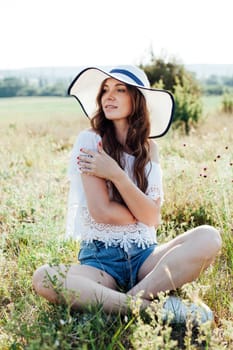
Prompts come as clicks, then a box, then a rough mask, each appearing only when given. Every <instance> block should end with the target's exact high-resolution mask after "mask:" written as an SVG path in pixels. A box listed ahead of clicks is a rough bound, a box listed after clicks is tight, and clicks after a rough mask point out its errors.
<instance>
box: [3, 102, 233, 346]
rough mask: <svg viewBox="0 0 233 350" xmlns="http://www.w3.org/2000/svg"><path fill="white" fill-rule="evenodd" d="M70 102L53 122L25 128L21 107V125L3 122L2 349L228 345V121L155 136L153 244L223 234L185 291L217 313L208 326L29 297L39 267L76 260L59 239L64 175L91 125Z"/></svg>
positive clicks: (231, 304) (214, 117)
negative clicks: (156, 222)
mask: <svg viewBox="0 0 233 350" xmlns="http://www.w3.org/2000/svg"><path fill="white" fill-rule="evenodd" d="M21 103H22V101H21ZM43 103H45V101H43ZM57 103H58V101H56V103H55V101H54V109H55V106H57ZM66 103H68V102H66ZM69 103H73V102H69ZM69 103H68V105H67V108H68V110H69V111H70V113H71V115H72V116H71V118H69V119H68V118H67V113H66V111H63V112H61V113H59V116H58V115H57V114H56V113H55V112H54V113H53V112H51V115H50V117H49V119H46V117H42V120H41V121H40V120H39V119H37V117H36V119H33V117H32V118H31V121H30V122H29V119H28V117H26V118H23V108H21V109H19V111H18V114H19V115H20V117H19V120H18V121H17V120H16V119H15V117H14V115H12V119H10V115H8V117H7V119H6V118H3V119H4V120H3V119H2V120H1V121H0V123H1V128H0V143H1V147H0V153H1V154H0V181H1V196H0V205H1V207H0V230H1V236H0V269H1V274H0V348H1V349H2V350H4V349H33V350H36V349H44V350H45V349H64V350H66V349H98V350H99V349H139V348H140V349H141V348H142V349H178V348H183V349H230V348H231V347H233V337H232V334H233V316H232V311H233V310H232V308H233V301H232V295H233V285H232V271H233V250H232V243H233V240H232V236H233V226H232V214H233V204H232V199H231V198H232V181H233V171H232V169H233V167H232V162H233V151H232V144H233V142H232V141H233V140H232V138H233V136H232V135H233V123H232V115H221V114H219V113H217V114H214V113H213V114H211V115H209V116H208V118H207V117H206V118H205V119H204V120H203V121H202V122H200V124H199V127H198V128H197V129H195V130H192V133H191V135H190V136H188V137H187V136H184V135H182V134H181V133H180V132H178V131H171V132H170V133H169V134H168V135H167V136H166V137H164V139H162V140H158V144H159V147H160V158H161V163H162V167H163V171H164V189H165V203H164V207H163V223H162V225H161V228H160V229H159V237H160V240H167V239H169V238H171V237H174V236H175V235H177V234H179V233H181V232H183V231H184V230H186V229H188V228H190V227H193V226H196V225H198V224H202V223H210V224H213V225H215V226H216V227H219V228H220V229H221V232H222V237H223V242H224V244H223V249H222V252H221V254H220V255H219V257H218V258H217V260H216V262H215V265H214V266H213V267H212V268H211V269H209V270H208V271H207V272H205V273H204V274H203V275H202V276H201V277H200V279H199V280H198V281H196V282H195V283H193V284H190V285H189V286H186V287H185V288H184V292H186V293H187V294H193V293H195V294H198V295H199V296H200V297H201V298H202V299H204V300H205V301H206V302H207V303H208V304H209V305H210V307H211V308H212V309H213V310H214V312H215V315H216V319H215V321H216V323H215V326H214V328H213V329H211V328H210V327H207V326H206V328H203V329H201V330H200V331H199V333H198V335H197V334H195V333H194V331H193V330H192V329H190V327H187V329H186V330H179V329H175V330H174V329H171V327H169V325H167V326H163V325H161V324H160V323H158V322H157V320H155V319H154V318H153V317H152V318H151V319H150V322H148V321H146V320H145V319H143V318H142V317H141V316H140V315H139V314H137V312H135V313H134V314H133V315H129V317H128V318H125V319H122V318H120V317H116V318H112V317H110V316H107V315H105V314H104V313H103V312H102V310H101V306H100V307H99V308H97V309H96V310H94V312H93V311H92V312H90V313H84V314H80V315H73V314H72V313H71V312H70V310H69V308H60V307H56V308H54V307H53V306H51V305H49V304H48V303H47V302H46V301H44V300H42V299H40V298H39V297H38V296H36V295H35V294H34V292H33V290H32V287H31V276H32V273H33V271H34V270H35V268H36V267H37V266H38V265H40V264H43V263H45V262H51V263H58V262H64V263H67V264H69V263H71V262H74V261H76V254H77V248H78V247H77V245H76V244H75V243H74V242H73V243H72V242H64V241H63V237H64V236H63V235H64V225H65V215H66V203H67V192H68V183H67V180H66V169H67V164H68V158H69V152H70V149H71V147H72V144H73V142H74V140H75V137H76V135H77V133H78V131H79V130H80V129H82V128H84V127H86V126H88V124H87V120H86V119H85V118H83V117H81V118H80V117H76V116H75V114H74V112H73V110H72V112H71V109H72V108H73V107H72V108H71V107H70V105H69ZM0 107H1V106H0ZM12 108H13V107H12ZM18 108H20V107H19V105H18ZM31 108H32V109H31V113H32V115H33V106H32V107H31ZM50 108H52V107H51V106H50ZM70 108H71V109H70ZM12 110H14V109H12ZM51 110H52V109H51ZM0 111H1V108H0Z"/></svg>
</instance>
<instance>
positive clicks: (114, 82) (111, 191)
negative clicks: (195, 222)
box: [33, 66, 221, 322]
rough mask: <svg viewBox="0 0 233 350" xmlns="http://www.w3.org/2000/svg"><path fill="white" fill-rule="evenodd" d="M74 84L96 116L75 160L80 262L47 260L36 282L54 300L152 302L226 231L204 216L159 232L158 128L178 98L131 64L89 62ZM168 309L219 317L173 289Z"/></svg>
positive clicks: (207, 256) (211, 252)
mask: <svg viewBox="0 0 233 350" xmlns="http://www.w3.org/2000/svg"><path fill="white" fill-rule="evenodd" d="M97 92H98V93H97ZM69 94H71V95H74V96H75V97H77V98H78V100H79V102H80V104H81V106H82V108H83V110H84V112H85V113H86V114H87V115H89V116H91V117H92V118H91V128H90V129H89V130H84V131H82V132H81V133H80V134H79V136H78V138H77V141H76V144H75V145H74V148H73V151H72V157H71V163H70V167H69V177H70V182H71V183H70V196H69V211H68V225H67V237H70V236H72V237H75V238H77V239H80V240H81V247H80V252H79V263H77V264H73V265H72V266H70V267H69V268H68V269H67V268H65V267H64V266H63V265H61V266H59V267H58V268H55V267H51V266H48V265H44V266H42V267H40V268H39V269H38V270H37V271H36V272H35V274H34V276H33V286H34V288H35V290H36V291H37V293H38V294H40V295H41V296H43V297H45V298H46V299H48V300H49V301H51V302H59V301H61V300H62V301H65V302H68V303H71V305H72V307H73V308H77V309H81V308H83V307H85V306H86V305H88V304H95V303H98V302H99V303H102V304H103V308H104V310H106V311H107V312H119V311H120V312H121V313H124V312H126V310H127V309H128V308H129V305H132V302H133V301H135V300H136V298H137V296H138V295H140V299H141V307H142V308H146V307H147V306H148V305H150V303H151V301H152V300H153V299H154V298H155V297H156V296H157V294H158V293H159V292H161V291H171V290H175V289H176V288H178V287H180V286H182V285H183V284H185V283H187V282H190V281H193V280H194V279H196V278H197V277H198V276H199V274H200V273H201V272H202V271H203V270H204V269H206V268H207V267H208V266H209V265H210V264H211V263H212V262H213V260H214V258H215V256H216V254H217V253H218V251H219V250H220V247H221V237H220V235H219V232H218V231H217V230H216V229H215V228H213V227H211V226H207V225H206V226H200V227H197V228H195V229H192V230H190V231H188V232H185V233H184V234H181V235H179V236H177V237H176V238H175V239H173V240H171V241H170V242H168V243H165V244H161V245H158V244H157V241H156V228H157V227H158V225H159V222H160V208H161V204H162V202H163V190H162V175H161V169H160V165H159V157H158V150H157V145H156V143H155V142H154V141H153V140H152V139H151V137H159V136H162V135H164V134H165V133H166V132H167V131H168V129H169V126H170V123H171V119H172V114H173V98H172V96H171V95H170V94H169V93H168V92H167V91H164V90H153V89H151V88H150V86H149V82H148V79H147V77H146V75H145V74H144V72H143V71H142V70H140V69H138V68H136V67H133V66H123V67H117V68H114V69H112V70H111V71H110V72H104V71H103V70H100V69H97V68H88V69H85V70H84V71H82V72H81V73H80V74H79V75H78V76H77V77H76V79H75V80H74V81H73V83H72V84H71V86H70V88H69ZM95 96H97V109H96V111H95V113H94V115H93V114H92V110H93V108H94V106H93V102H94V101H95ZM149 112H150V114H149ZM54 279H55V280H56V281H58V282H59V285H60V286H61V289H60V290H59V291H58V290H56V288H55V287H54V286H53V283H52V282H51V281H53V280H54ZM46 280H47V283H45V281H46ZM61 298H62V299H61ZM170 311H172V312H173V321H174V322H185V320H186V316H187V314H188V313H189V314H190V313H192V314H193V319H195V314H196V312H199V313H200V317H201V321H202V322H205V321H207V320H210V319H212V312H211V311H210V309H209V308H208V307H207V306H206V305H204V304H203V305H201V306H200V305H199V306H198V305H195V304H190V305H189V307H187V306H186V305H185V304H184V303H183V302H182V301H181V299H179V298H176V297H174V296H170V297H169V298H168V299H167V301H166V302H165V304H164V319H166V318H167V315H168V312H170Z"/></svg>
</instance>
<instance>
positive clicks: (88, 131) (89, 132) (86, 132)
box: [78, 128, 100, 138]
mask: <svg viewBox="0 0 233 350" xmlns="http://www.w3.org/2000/svg"><path fill="white" fill-rule="evenodd" d="M78 136H86V137H99V138H100V135H99V134H97V132H96V131H95V130H93V129H92V128H88V129H84V130H82V131H80V132H79V134H78Z"/></svg>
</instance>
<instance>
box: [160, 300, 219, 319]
mask: <svg viewBox="0 0 233 350" xmlns="http://www.w3.org/2000/svg"><path fill="white" fill-rule="evenodd" d="M188 319H190V320H191V321H192V323H193V324H194V325H199V324H201V323H205V322H207V321H213V319H214V317H213V312H212V311H211V310H210V308H209V307H208V306H207V305H206V304H204V303H203V302H198V304H194V303H188V302H187V303H186V302H183V301H182V300H181V299H180V298H178V297H175V296H170V297H168V298H167V299H166V301H165V303H164V306H163V311H162V320H163V321H167V320H170V322H171V323H186V321H187V320H188Z"/></svg>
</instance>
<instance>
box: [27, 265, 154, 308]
mask: <svg viewBox="0 0 233 350" xmlns="http://www.w3.org/2000/svg"><path fill="white" fill-rule="evenodd" d="M52 281H53V282H52ZM54 284H55V287H54ZM33 287H34V289H35V291H36V292H37V293H38V294H39V295H41V296H43V297H44V298H46V299H47V300H48V301H50V302H53V303H59V302H65V303H67V304H69V305H71V306H72V308H74V309H83V308H85V307H87V306H88V305H94V304H97V303H101V304H102V305H103V309H104V310H105V311H107V312H122V313H125V312H126V311H127V310H128V308H129V306H130V303H133V302H134V300H133V299H134V298H132V297H130V296H128V295H126V294H125V293H120V292H118V291H117V290H116V282H115V280H114V279H113V278H112V277H111V276H110V275H109V274H107V273H106V272H104V271H101V270H99V269H96V268H94V267H91V266H85V265H78V264H76V265H71V266H70V267H69V268H67V267H66V266H64V265H59V266H57V267H51V266H49V265H44V266H42V267H40V268H39V269H37V270H36V271H35V273H34V275H33ZM148 304H149V302H148V301H142V307H143V308H144V307H146V306H147V305H148Z"/></svg>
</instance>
